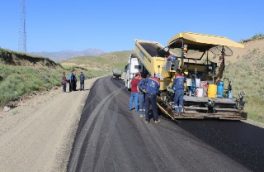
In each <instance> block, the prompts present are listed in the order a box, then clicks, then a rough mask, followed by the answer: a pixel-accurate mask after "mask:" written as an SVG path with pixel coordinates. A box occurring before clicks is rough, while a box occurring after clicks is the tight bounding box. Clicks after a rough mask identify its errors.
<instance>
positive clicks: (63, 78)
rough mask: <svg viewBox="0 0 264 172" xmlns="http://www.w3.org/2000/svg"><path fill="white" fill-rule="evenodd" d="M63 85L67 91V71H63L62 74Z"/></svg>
mask: <svg viewBox="0 0 264 172" xmlns="http://www.w3.org/2000/svg"><path fill="white" fill-rule="evenodd" d="M61 85H62V90H63V92H66V86H67V78H66V76H65V72H63V74H62V78H61Z"/></svg>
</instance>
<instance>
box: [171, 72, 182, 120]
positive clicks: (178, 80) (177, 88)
mask: <svg viewBox="0 0 264 172" xmlns="http://www.w3.org/2000/svg"><path fill="white" fill-rule="evenodd" d="M172 88H173V90H174V110H175V112H176V113H177V115H180V114H181V113H182V112H183V96H184V75H183V74H182V72H181V71H180V70H177V73H176V75H175V79H174V81H173V86H172Z"/></svg>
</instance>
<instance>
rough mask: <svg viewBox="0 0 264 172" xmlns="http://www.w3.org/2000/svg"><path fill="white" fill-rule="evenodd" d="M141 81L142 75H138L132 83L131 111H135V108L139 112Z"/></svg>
mask: <svg viewBox="0 0 264 172" xmlns="http://www.w3.org/2000/svg"><path fill="white" fill-rule="evenodd" d="M139 79H140V73H136V75H135V77H134V78H133V79H132V81H131V94H130V99H129V110H130V111H131V110H133V108H135V109H136V111H137V112H138V110H139V107H138V83H139V81H140V80H139Z"/></svg>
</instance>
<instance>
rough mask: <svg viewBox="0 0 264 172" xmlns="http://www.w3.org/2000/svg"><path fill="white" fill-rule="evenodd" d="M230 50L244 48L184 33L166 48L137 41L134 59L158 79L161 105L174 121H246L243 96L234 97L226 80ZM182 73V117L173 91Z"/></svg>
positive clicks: (230, 42) (143, 70)
mask: <svg viewBox="0 0 264 172" xmlns="http://www.w3.org/2000/svg"><path fill="white" fill-rule="evenodd" d="M230 47H235V48H243V47H244V46H243V44H240V43H237V42H235V41H232V40H230V39H228V38H226V37H220V36H214V35H206V34H198V33H190V32H183V33H179V34H177V35H175V36H174V37H173V38H171V39H170V40H169V41H168V45H167V46H162V45H161V44H160V43H158V42H154V41H144V40H136V42H135V49H134V52H133V57H135V58H137V59H138V61H139V62H140V65H141V72H142V73H145V74H149V75H151V76H154V75H155V76H156V77H158V78H159V80H160V95H159V96H158V106H159V108H160V109H161V111H163V112H164V113H165V114H167V115H169V116H170V117H171V118H172V119H204V118H217V119H226V120H242V119H246V118H247V113H246V112H244V104H245V102H244V98H243V94H242V93H241V94H239V96H238V97H236V98H234V97H233V96H232V86H231V82H230V81H229V79H227V78H223V74H224V69H225V58H226V57H227V56H230V55H232V50H231V49H230ZM170 57H173V58H170ZM179 71H181V72H182V73H184V75H185V95H184V111H183V113H181V114H180V115H179V114H175V112H174V110H173V94H174V93H173V90H172V89H171V86H172V83H173V79H174V76H175V74H176V73H177V72H179Z"/></svg>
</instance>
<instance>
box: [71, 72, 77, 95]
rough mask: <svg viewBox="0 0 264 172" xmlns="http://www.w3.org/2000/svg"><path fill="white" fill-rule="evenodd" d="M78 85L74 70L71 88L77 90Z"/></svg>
mask: <svg viewBox="0 0 264 172" xmlns="http://www.w3.org/2000/svg"><path fill="white" fill-rule="evenodd" d="M76 85H77V78H76V75H75V73H74V71H72V73H71V88H72V91H76Z"/></svg>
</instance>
